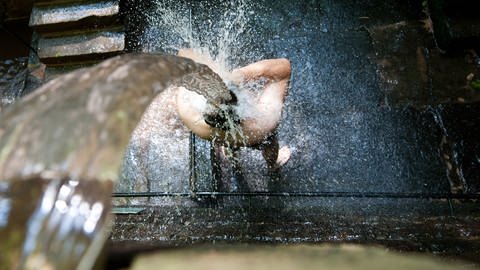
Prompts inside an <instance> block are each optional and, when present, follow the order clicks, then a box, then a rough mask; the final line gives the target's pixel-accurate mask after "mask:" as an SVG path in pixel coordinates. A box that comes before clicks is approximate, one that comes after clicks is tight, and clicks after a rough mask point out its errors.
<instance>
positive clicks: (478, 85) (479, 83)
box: [470, 79, 480, 90]
mask: <svg viewBox="0 0 480 270" xmlns="http://www.w3.org/2000/svg"><path fill="white" fill-rule="evenodd" d="M470 87H472V88H473V89H475V90H480V79H476V80H473V81H471V82H470Z"/></svg>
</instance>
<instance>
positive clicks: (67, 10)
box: [30, 0, 120, 33]
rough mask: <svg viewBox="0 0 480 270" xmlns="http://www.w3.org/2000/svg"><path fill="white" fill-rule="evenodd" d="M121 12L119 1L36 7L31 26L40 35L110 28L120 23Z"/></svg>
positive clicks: (31, 17) (31, 18) (33, 11)
mask: <svg viewBox="0 0 480 270" xmlns="http://www.w3.org/2000/svg"><path fill="white" fill-rule="evenodd" d="M119 12H120V7H119V0H114V1H100V2H87V3H78V2H74V3H60V4H57V5H35V6H34V7H33V9H32V13H31V16H30V26H31V27H32V28H34V29H35V30H36V31H37V32H40V33H48V32H57V31H68V30H71V29H85V28H95V27H98V26H99V25H101V26H110V25H113V24H116V23H117V22H118V15H119Z"/></svg>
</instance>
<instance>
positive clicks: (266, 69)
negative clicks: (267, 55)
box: [232, 58, 291, 82]
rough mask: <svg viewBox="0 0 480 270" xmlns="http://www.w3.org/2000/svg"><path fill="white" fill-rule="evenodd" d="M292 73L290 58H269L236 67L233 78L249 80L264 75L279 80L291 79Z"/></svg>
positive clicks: (238, 80)
mask: <svg viewBox="0 0 480 270" xmlns="http://www.w3.org/2000/svg"><path fill="white" fill-rule="evenodd" d="M290 74H291V65H290V61H289V60H288V59H286V58H277V59H267V60H261V61H258V62H255V63H252V64H249V65H247V66H244V67H241V68H237V69H234V70H233V71H232V80H234V81H236V82H240V81H242V80H246V81H249V80H255V79H258V78H260V77H263V78H267V79H269V80H272V81H275V82H277V81H283V80H289V79H290Z"/></svg>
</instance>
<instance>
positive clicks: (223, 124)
mask: <svg viewBox="0 0 480 270" xmlns="http://www.w3.org/2000/svg"><path fill="white" fill-rule="evenodd" d="M227 88H228V90H229V91H230V95H231V96H232V99H231V100H229V101H228V102H227V103H226V104H224V105H222V107H221V108H220V109H218V110H216V111H215V112H210V113H205V114H204V115H203V118H204V119H205V123H207V124H208V125H210V126H212V127H216V128H219V129H222V130H228V129H229V128H231V127H230V126H229V121H228V120H230V123H232V122H233V123H234V124H239V123H240V118H239V117H238V115H237V113H236V112H235V108H234V106H236V105H237V103H238V98H237V95H236V94H235V91H238V85H236V84H234V83H232V82H228V83H227Z"/></svg>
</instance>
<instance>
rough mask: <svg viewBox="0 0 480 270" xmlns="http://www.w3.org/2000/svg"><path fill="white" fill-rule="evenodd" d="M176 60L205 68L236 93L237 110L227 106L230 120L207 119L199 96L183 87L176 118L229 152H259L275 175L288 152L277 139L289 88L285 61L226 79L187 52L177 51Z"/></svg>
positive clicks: (250, 67)
mask: <svg viewBox="0 0 480 270" xmlns="http://www.w3.org/2000/svg"><path fill="white" fill-rule="evenodd" d="M178 56H181V57H185V58H190V59H192V60H194V61H195V62H198V63H201V64H205V65H207V66H208V67H210V68H211V69H212V70H213V71H214V72H216V73H217V74H219V75H220V76H221V77H222V78H223V79H224V80H225V81H227V84H228V85H230V86H231V87H232V88H234V89H235V90H234V91H233V93H234V94H235V97H236V104H232V105H227V106H231V108H230V109H232V110H233V114H231V115H233V119H223V117H220V118H221V119H218V114H217V115H210V114H209V113H208V112H207V110H206V107H205V106H206V100H205V99H204V98H203V97H202V96H201V95H199V94H197V93H195V92H193V91H189V90H187V89H185V88H183V87H180V88H179V89H178V92H177V98H176V103H177V111H178V114H179V116H180V119H181V120H182V121H183V122H184V124H185V125H186V126H187V127H188V128H189V129H190V130H192V132H193V133H194V134H196V135H197V136H199V137H200V138H202V139H206V140H211V141H214V142H220V143H221V144H223V145H226V146H228V147H230V148H231V149H236V148H239V147H243V146H247V147H253V148H256V149H260V150H261V151H262V155H263V157H264V158H265V160H266V162H267V166H268V168H269V169H270V170H276V169H278V168H279V167H280V166H282V165H283V164H285V163H286V162H287V161H288V160H289V158H290V155H291V151H290V149H289V148H288V147H287V146H283V147H282V148H280V147H279V143H278V139H277V128H278V125H279V122H280V119H281V114H282V108H283V104H284V102H285V97H286V95H287V93H288V86H289V82H290V75H291V65H290V61H289V60H287V59H285V58H279V59H267V60H261V61H258V62H255V63H252V64H249V65H247V66H244V67H241V68H237V69H234V70H233V71H232V72H230V73H228V72H225V71H223V70H222V69H221V68H220V67H219V65H218V64H216V63H215V62H213V61H212V60H211V59H209V58H207V57H205V56H202V55H199V54H196V53H195V52H194V51H193V50H191V49H182V50H180V51H179V52H178ZM254 87H256V88H257V89H258V88H260V89H259V91H258V90H257V91H254V90H253V89H251V88H254ZM249 88H250V89H249ZM232 106H233V107H232ZM231 126H236V128H234V129H232V128H231ZM232 130H233V131H232Z"/></svg>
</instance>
